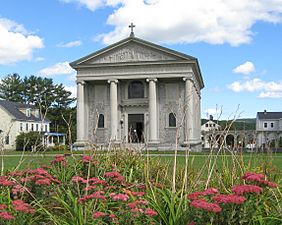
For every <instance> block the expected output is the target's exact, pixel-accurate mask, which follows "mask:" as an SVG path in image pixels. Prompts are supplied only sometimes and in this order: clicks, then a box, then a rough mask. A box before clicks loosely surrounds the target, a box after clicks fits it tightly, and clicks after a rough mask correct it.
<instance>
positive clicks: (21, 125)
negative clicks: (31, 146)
mask: <svg viewBox="0 0 282 225" xmlns="http://www.w3.org/2000/svg"><path fill="white" fill-rule="evenodd" d="M20 131H23V123H20Z"/></svg>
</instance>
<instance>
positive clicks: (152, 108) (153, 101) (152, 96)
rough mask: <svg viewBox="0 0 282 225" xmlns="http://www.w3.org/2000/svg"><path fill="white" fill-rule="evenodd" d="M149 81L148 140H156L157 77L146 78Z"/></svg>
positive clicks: (152, 141) (153, 141)
mask: <svg viewBox="0 0 282 225" xmlns="http://www.w3.org/2000/svg"><path fill="white" fill-rule="evenodd" d="M146 81H147V82H149V142H151V143H156V142H158V129H157V126H158V120H157V118H158V117H157V89H156V82H157V81H158V80H157V79H147V80H146Z"/></svg>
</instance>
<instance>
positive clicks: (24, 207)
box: [12, 199, 35, 214]
mask: <svg viewBox="0 0 282 225" xmlns="http://www.w3.org/2000/svg"><path fill="white" fill-rule="evenodd" d="M12 205H13V206H14V208H15V210H17V211H21V212H24V213H31V214H33V213H35V209H33V208H31V206H30V205H29V204H27V203H25V202H24V201H22V200H20V199H17V200H14V201H13V202H12Z"/></svg>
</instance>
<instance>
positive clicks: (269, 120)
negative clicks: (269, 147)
mask: <svg viewBox="0 0 282 225" xmlns="http://www.w3.org/2000/svg"><path fill="white" fill-rule="evenodd" d="M256 132H257V146H258V147H262V146H264V145H266V144H269V143H271V142H275V146H276V147H278V142H279V139H280V138H282V112H267V111H266V110H265V111H264V112H258V113H257V117H256Z"/></svg>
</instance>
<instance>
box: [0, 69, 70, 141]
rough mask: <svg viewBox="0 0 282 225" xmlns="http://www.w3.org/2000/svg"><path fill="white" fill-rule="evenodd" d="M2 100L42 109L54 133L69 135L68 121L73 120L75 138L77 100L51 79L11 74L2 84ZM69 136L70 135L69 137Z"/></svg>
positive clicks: (0, 92)
mask: <svg viewBox="0 0 282 225" xmlns="http://www.w3.org/2000/svg"><path fill="white" fill-rule="evenodd" d="M0 99H3V100H8V101H15V102H21V103H26V104H32V105H35V106H37V107H38V108H39V109H40V112H41V115H42V116H44V115H46V116H47V118H48V119H50V120H51V126H50V130H51V131H52V132H60V133H67V132H66V131H67V130H69V129H68V126H69V125H67V124H66V122H65V121H64V120H63V119H62V116H64V118H65V119H66V120H68V118H71V119H72V121H71V122H72V123H70V124H71V125H72V128H71V130H72V137H73V140H74V138H75V123H76V120H75V119H76V115H75V108H73V107H72V103H74V101H75V98H72V97H71V92H69V91H67V90H66V89H65V87H64V85H63V84H54V83H53V80H52V79H51V78H43V77H37V76H35V75H31V76H29V77H27V76H26V77H24V78H23V79H21V78H20V76H19V75H18V74H9V75H7V76H6V77H4V78H3V79H2V80H1V82H0ZM68 136H69V135H68Z"/></svg>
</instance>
